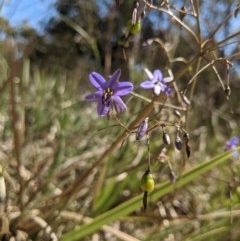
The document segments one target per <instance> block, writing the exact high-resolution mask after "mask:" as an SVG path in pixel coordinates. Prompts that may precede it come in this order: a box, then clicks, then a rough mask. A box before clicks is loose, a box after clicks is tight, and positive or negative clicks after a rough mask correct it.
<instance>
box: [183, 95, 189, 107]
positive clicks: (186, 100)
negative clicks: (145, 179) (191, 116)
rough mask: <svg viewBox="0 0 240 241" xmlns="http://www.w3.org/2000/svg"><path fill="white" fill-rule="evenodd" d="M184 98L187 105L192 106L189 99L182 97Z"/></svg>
mask: <svg viewBox="0 0 240 241" xmlns="http://www.w3.org/2000/svg"><path fill="white" fill-rule="evenodd" d="M182 97H183V101H184V103H185V104H186V105H191V101H190V100H189V99H188V97H187V96H186V95H182Z"/></svg>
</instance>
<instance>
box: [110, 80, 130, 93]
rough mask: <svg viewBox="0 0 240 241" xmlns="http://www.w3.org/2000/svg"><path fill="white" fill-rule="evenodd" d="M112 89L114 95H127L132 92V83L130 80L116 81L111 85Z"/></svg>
mask: <svg viewBox="0 0 240 241" xmlns="http://www.w3.org/2000/svg"><path fill="white" fill-rule="evenodd" d="M112 90H113V93H114V95H118V96H122V95H127V94H129V93H130V92H132V90H133V84H132V83H131V82H118V83H115V84H114V85H113V86H112Z"/></svg>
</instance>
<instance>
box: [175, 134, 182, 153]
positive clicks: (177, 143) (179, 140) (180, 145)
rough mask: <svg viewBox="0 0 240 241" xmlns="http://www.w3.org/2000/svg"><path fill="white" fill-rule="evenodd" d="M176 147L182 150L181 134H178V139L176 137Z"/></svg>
mask: <svg viewBox="0 0 240 241" xmlns="http://www.w3.org/2000/svg"><path fill="white" fill-rule="evenodd" d="M175 147H176V148H177V149H178V150H179V151H181V150H182V140H181V138H180V136H179V135H177V136H176V139H175Z"/></svg>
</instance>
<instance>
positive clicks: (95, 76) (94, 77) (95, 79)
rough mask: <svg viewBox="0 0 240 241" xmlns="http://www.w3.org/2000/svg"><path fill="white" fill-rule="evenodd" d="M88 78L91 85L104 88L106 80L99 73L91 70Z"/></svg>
mask: <svg viewBox="0 0 240 241" xmlns="http://www.w3.org/2000/svg"><path fill="white" fill-rule="evenodd" d="M89 79H90V81H91V83H92V85H93V86H94V87H95V88H97V89H104V88H105V85H106V80H105V79H104V78H103V76H102V75H100V74H99V73H97V72H92V73H91V74H90V75H89Z"/></svg>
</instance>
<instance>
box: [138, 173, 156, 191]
mask: <svg viewBox="0 0 240 241" xmlns="http://www.w3.org/2000/svg"><path fill="white" fill-rule="evenodd" d="M154 185H155V182H154V179H153V176H152V174H151V173H150V172H149V170H147V171H146V172H145V173H144V174H143V176H142V180H141V189H142V190H143V191H144V192H152V191H153V189H154Z"/></svg>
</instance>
